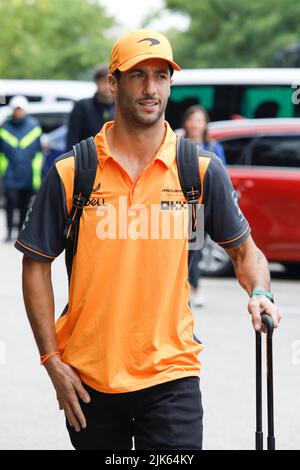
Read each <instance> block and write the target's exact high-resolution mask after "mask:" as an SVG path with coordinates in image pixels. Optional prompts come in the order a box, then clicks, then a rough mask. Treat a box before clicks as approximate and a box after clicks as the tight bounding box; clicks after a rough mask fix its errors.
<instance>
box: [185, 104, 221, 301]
mask: <svg viewBox="0 0 300 470" xmlns="http://www.w3.org/2000/svg"><path fill="white" fill-rule="evenodd" d="M208 123H209V116H208V113H207V111H206V109H205V108H203V107H202V106H199V105H194V106H191V107H189V108H188V109H187V110H186V111H185V113H184V115H183V120H182V128H183V130H184V136H185V137H186V138H188V139H190V140H191V141H192V142H194V143H195V144H197V145H199V147H200V148H202V149H204V150H207V151H210V152H214V153H215V154H216V155H217V156H218V157H219V158H220V159H221V160H222V162H223V163H224V164H225V165H226V158H225V154H224V150H223V147H222V145H221V144H220V143H219V142H217V141H216V140H210V139H209V137H208V127H207V126H208ZM201 258H202V252H201V250H196V251H194V254H193V258H192V262H191V264H190V267H189V282H190V286H191V299H190V300H191V304H192V305H193V306H194V307H201V306H202V305H204V296H203V293H202V289H201V287H200V277H201V270H200V267H199V265H200V261H201Z"/></svg>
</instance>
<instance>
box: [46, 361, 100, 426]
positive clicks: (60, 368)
mask: <svg viewBox="0 0 300 470" xmlns="http://www.w3.org/2000/svg"><path fill="white" fill-rule="evenodd" d="M45 368H46V369H47V372H48V374H49V376H50V378H51V380H52V383H53V385H54V387H55V390H56V393H57V400H58V403H59V409H60V410H64V412H65V415H66V418H67V420H68V422H69V424H70V426H72V427H73V428H74V429H75V431H77V432H79V431H80V430H81V428H83V429H84V428H86V419H85V417H84V414H83V413H82V410H81V406H80V403H79V399H78V396H79V397H80V398H81V399H82V400H83V401H84V402H85V403H89V402H90V401H91V398H90V396H89V394H88V392H87V391H86V390H85V389H84V387H83V386H82V382H81V380H80V378H79V376H78V374H77V373H76V372H75V370H74V369H73V368H72V367H71V366H69V365H67V364H65V363H64V362H62V360H61V359H60V358H59V356H53V357H51V358H50V359H49V360H48V361H47V362H46V363H45Z"/></svg>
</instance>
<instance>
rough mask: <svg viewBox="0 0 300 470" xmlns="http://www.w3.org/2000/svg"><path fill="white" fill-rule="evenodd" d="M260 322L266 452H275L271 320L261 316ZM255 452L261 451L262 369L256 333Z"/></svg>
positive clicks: (259, 343)
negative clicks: (263, 330) (263, 351)
mask: <svg viewBox="0 0 300 470" xmlns="http://www.w3.org/2000/svg"><path fill="white" fill-rule="evenodd" d="M262 322H263V323H264V324H265V326H266V328H267V398H268V450H275V436H274V398H273V331H274V323H273V319H272V318H271V317H270V316H269V315H267V314H262ZM255 336H256V433H255V441H256V442H255V443H256V450H263V431H262V368H261V333H260V332H258V331H256V332H255Z"/></svg>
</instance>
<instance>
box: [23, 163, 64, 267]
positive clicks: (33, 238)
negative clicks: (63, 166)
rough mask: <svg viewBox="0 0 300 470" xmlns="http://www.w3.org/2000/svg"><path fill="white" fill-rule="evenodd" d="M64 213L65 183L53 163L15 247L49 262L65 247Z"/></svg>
mask: <svg viewBox="0 0 300 470" xmlns="http://www.w3.org/2000/svg"><path fill="white" fill-rule="evenodd" d="M66 217H67V209H66V197H65V191H64V186H63V183H62V181H61V179H60V176H59V174H58V172H57V169H56V166H55V165H53V167H52V168H51V170H50V171H49V173H48V174H47V176H46V178H45V180H44V182H43V184H42V186H41V188H40V190H39V191H38V194H37V196H36V198H35V200H34V202H33V205H32V207H30V208H29V210H28V212H27V215H26V217H25V220H24V223H23V226H22V228H21V230H20V232H19V236H18V238H17V240H16V242H15V245H14V246H15V248H17V250H19V251H21V252H22V253H24V254H26V255H28V256H30V257H32V258H34V259H36V260H38V261H42V262H45V263H50V262H52V261H53V260H54V259H55V258H56V257H57V256H58V255H60V253H61V252H62V251H63V250H64V247H65V246H64V237H63V232H64V227H65V221H66Z"/></svg>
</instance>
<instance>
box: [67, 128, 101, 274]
mask: <svg viewBox="0 0 300 470" xmlns="http://www.w3.org/2000/svg"><path fill="white" fill-rule="evenodd" d="M73 150H74V159H75V175H74V190H73V201H72V208H71V211H70V213H69V215H68V218H67V221H66V225H65V229H64V238H65V240H66V261H67V268H68V274H69V279H70V276H71V269H72V261H73V257H74V255H75V253H76V250H77V240H78V232H79V222H80V217H81V214H82V211H83V208H84V206H85V204H86V202H87V201H88V199H89V197H90V194H91V192H92V189H93V184H94V180H95V176H96V172H97V166H98V154H97V149H96V146H95V143H94V139H93V137H89V138H88V139H86V140H82V141H81V142H80V143H78V144H76V145H74V147H73Z"/></svg>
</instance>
